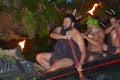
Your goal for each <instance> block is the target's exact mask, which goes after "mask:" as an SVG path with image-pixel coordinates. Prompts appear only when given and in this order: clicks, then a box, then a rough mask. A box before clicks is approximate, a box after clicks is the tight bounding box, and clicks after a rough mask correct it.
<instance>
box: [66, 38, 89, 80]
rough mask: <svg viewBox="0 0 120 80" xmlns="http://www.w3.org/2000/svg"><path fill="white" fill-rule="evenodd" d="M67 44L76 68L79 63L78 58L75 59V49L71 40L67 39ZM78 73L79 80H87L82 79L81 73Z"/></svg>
mask: <svg viewBox="0 0 120 80" xmlns="http://www.w3.org/2000/svg"><path fill="white" fill-rule="evenodd" d="M68 42H69V45H70V48H71V50H72V55H73V58H74V61H75V64H76V66H79V61H78V58H77V55H76V52H75V48H74V45H73V42H72V39H68ZM78 73H79V77H80V80H87V79H86V78H85V77H84V75H83V73H82V71H78Z"/></svg>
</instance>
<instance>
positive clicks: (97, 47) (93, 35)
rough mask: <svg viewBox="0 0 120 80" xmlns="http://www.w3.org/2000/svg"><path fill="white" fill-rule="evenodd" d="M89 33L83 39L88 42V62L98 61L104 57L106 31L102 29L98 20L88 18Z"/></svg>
mask: <svg viewBox="0 0 120 80" xmlns="http://www.w3.org/2000/svg"><path fill="white" fill-rule="evenodd" d="M87 27H88V29H87V31H86V33H85V34H83V38H84V39H86V40H87V41H88V48H87V52H86V53H87V59H88V61H90V60H94V59H98V58H100V57H102V55H103V53H102V52H103V42H104V36H105V33H104V31H103V30H102V29H101V28H100V26H99V23H98V21H97V20H95V19H93V18H92V17H91V16H88V21H87Z"/></svg>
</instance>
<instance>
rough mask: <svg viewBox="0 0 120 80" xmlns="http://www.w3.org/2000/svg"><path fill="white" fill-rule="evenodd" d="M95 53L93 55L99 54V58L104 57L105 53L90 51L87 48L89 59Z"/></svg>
mask: <svg viewBox="0 0 120 80" xmlns="http://www.w3.org/2000/svg"><path fill="white" fill-rule="evenodd" d="M91 55H93V56H98V57H99V58H102V57H103V53H102V52H94V51H90V50H86V60H88V58H89V57H90V56H91Z"/></svg>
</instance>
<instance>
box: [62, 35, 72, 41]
mask: <svg viewBox="0 0 120 80" xmlns="http://www.w3.org/2000/svg"><path fill="white" fill-rule="evenodd" d="M71 37H72V36H71V35H66V36H64V37H63V39H68V40H69V39H71Z"/></svg>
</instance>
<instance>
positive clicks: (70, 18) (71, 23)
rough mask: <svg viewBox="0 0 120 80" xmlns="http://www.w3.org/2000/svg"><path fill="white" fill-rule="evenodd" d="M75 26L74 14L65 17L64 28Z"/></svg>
mask: <svg viewBox="0 0 120 80" xmlns="http://www.w3.org/2000/svg"><path fill="white" fill-rule="evenodd" d="M74 24H75V17H74V16H73V15H72V14H68V15H66V16H65V17H64V21H63V26H64V27H65V28H67V27H73V26H74Z"/></svg>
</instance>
